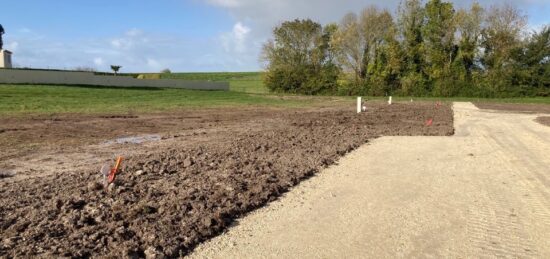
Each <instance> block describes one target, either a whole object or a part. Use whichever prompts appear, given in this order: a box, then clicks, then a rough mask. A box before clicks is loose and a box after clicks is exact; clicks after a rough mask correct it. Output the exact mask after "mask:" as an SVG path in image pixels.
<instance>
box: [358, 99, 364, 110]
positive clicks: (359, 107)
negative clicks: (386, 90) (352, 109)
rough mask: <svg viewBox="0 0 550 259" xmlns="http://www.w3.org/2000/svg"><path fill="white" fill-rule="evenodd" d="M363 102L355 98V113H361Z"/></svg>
mask: <svg viewBox="0 0 550 259" xmlns="http://www.w3.org/2000/svg"><path fill="white" fill-rule="evenodd" d="M362 103H363V100H362V98H361V97H357V113H361V110H362V109H363V107H362V106H363V104H362Z"/></svg>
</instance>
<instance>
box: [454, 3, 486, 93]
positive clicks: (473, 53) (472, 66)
mask: <svg viewBox="0 0 550 259" xmlns="http://www.w3.org/2000/svg"><path fill="white" fill-rule="evenodd" d="M484 12H485V10H484V9H483V7H481V5H479V3H477V2H475V3H473V4H472V6H471V7H470V10H464V9H460V10H459V11H458V12H457V14H456V16H455V20H456V25H457V30H458V37H459V40H458V45H459V55H458V59H459V62H460V66H461V71H456V72H457V73H461V72H462V71H463V72H464V73H463V75H462V77H461V79H462V80H465V81H467V82H471V81H472V74H473V71H474V70H476V68H479V67H478V66H477V64H479V58H480V57H479V54H480V53H479V46H480V40H481V31H482V23H483V20H484Z"/></svg>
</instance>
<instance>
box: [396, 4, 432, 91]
mask: <svg viewBox="0 0 550 259" xmlns="http://www.w3.org/2000/svg"><path fill="white" fill-rule="evenodd" d="M424 17H425V16H424V8H423V7H422V2H421V1H420V0H405V1H403V2H401V4H400V6H399V9H398V19H397V26H398V29H399V32H400V36H401V41H402V47H403V51H404V53H405V55H404V58H405V67H404V71H403V76H402V80H401V93H402V94H404V95H426V94H427V89H426V86H427V78H426V74H425V73H424V69H423V68H424V65H425V59H424V52H425V49H424V39H423V37H422V26H423V24H424Z"/></svg>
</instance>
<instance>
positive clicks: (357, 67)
mask: <svg viewBox="0 0 550 259" xmlns="http://www.w3.org/2000/svg"><path fill="white" fill-rule="evenodd" d="M261 58H262V60H263V61H265V66H266V73H265V77H264V81H265V84H266V86H267V87H268V88H269V89H270V90H272V91H275V92H288V93H299V94H309V95H314V94H343V95H373V96H383V95H403V96H442V97H451V96H464V97H512V96H550V26H548V25H546V26H544V27H543V28H541V29H540V30H538V31H530V30H529V29H528V28H527V17H526V16H524V15H522V12H521V11H520V10H518V9H517V8H516V7H514V6H512V5H510V4H501V5H496V6H491V7H489V8H484V7H482V6H481V5H480V4H478V3H473V4H472V5H471V6H470V7H469V8H467V9H456V8H455V7H454V6H453V3H451V2H444V1H441V0H429V1H427V2H426V3H425V4H424V3H423V1H421V0H405V1H403V2H401V4H400V6H399V8H398V10H397V12H396V14H395V17H394V15H392V14H391V13H390V12H389V11H388V10H381V9H378V8H376V7H374V6H370V7H367V8H365V9H364V10H362V11H361V12H360V13H349V14H347V15H346V16H344V17H343V18H342V20H341V22H340V23H333V24H328V25H325V26H322V25H321V24H319V23H317V22H314V21H312V20H309V19H306V20H299V19H297V20H293V21H286V22H283V23H282V24H281V25H280V26H278V27H276V28H275V29H274V30H273V39H271V40H269V41H268V42H267V43H265V44H264V47H263V51H262V57H261Z"/></svg>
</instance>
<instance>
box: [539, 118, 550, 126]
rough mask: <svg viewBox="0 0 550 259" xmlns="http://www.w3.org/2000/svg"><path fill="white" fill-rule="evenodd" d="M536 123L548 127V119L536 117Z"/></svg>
mask: <svg viewBox="0 0 550 259" xmlns="http://www.w3.org/2000/svg"><path fill="white" fill-rule="evenodd" d="M537 122H538V123H540V124H542V125H546V126H550V117H538V118H537Z"/></svg>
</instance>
